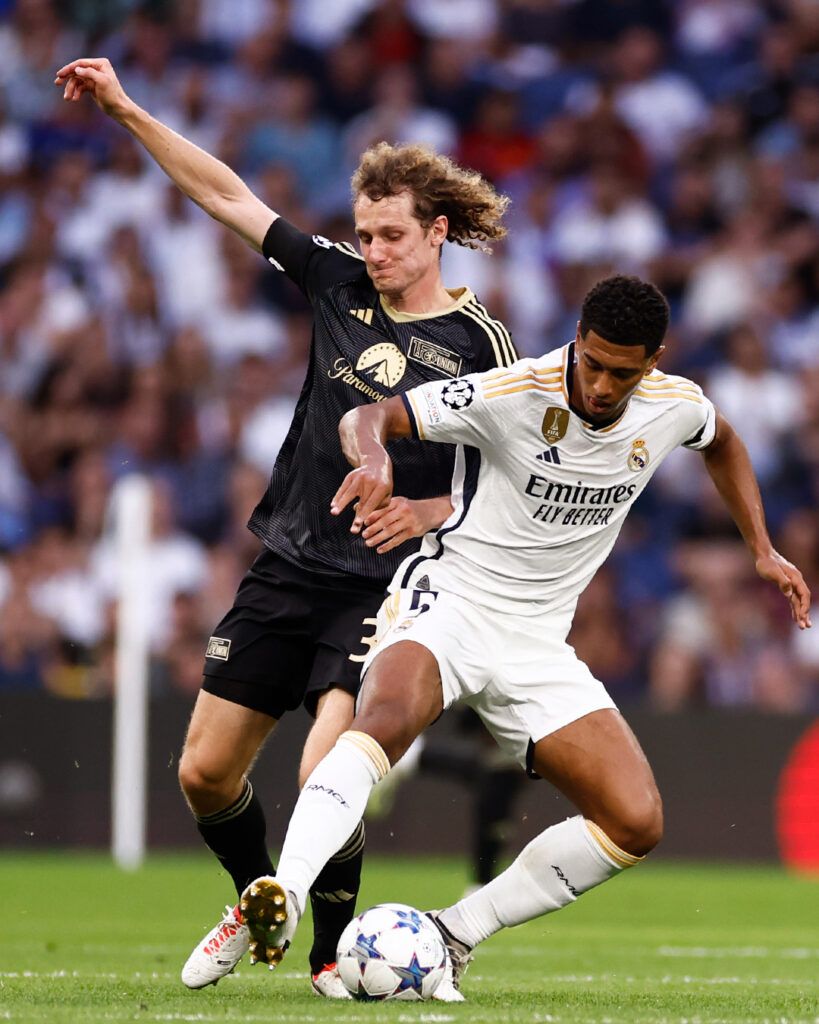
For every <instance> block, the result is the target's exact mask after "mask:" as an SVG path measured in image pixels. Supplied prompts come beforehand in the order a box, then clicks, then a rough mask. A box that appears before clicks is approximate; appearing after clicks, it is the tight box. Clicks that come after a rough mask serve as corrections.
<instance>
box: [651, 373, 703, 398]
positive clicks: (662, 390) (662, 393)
mask: <svg viewBox="0 0 819 1024" xmlns="http://www.w3.org/2000/svg"><path fill="white" fill-rule="evenodd" d="M633 397H634V398H637V399H639V400H642V401H644V402H651V403H655V404H656V403H665V404H668V403H671V404H675V405H678V404H679V403H681V402H683V403H684V402H694V403H696V404H698V405H702V404H703V403H704V402H705V401H706V398H705V395H704V394H703V391H702V388H701V387H700V386H699V384H695V383H694V381H693V380H689V379H688V378H687V377H680V376H678V375H676V374H672V373H662V372H661V371H660V370H654V371H653V372H652V373H650V374H649V375H648V376H647V377H644V378H643V379H642V380H641V381H640V383H639V385H638V386H637V390H636V391H635V392H634V396H633Z"/></svg>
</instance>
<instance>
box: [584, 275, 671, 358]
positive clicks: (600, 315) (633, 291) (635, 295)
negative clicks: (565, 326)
mask: <svg viewBox="0 0 819 1024" xmlns="http://www.w3.org/2000/svg"><path fill="white" fill-rule="evenodd" d="M668 318H669V310H668V302H667V301H666V298H665V296H664V295H663V293H662V292H661V291H660V290H659V288H657V287H655V286H654V285H653V284H650V283H649V282H648V281H641V280H640V278H639V277H626V276H625V275H623V274H616V275H615V276H614V277H607V278H604V280H602V281H598V282H597V284H596V285H595V286H594V287H593V288H592V289H591V291H589V292H588V294H587V295H586V297H585V299H583V307H582V309H581V311H580V336H581V338H585V337H586V335H587V334H588V332H589V331H590V330H591V331H594V333H595V334H598V335H599V336H600V337H601V338H603V339H604V340H605V341H608V342H611V344H613V345H644V346H645V350H646V355H648V356H650V355H653V354H654V353H655V352H656V351H657V349H658V348H659V347H660V345H662V343H663V338H664V337H665V332H666V330H667V329H668Z"/></svg>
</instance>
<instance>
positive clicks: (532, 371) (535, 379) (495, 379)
mask: <svg viewBox="0 0 819 1024" xmlns="http://www.w3.org/2000/svg"><path fill="white" fill-rule="evenodd" d="M563 354H564V353H563V350H562V349H556V350H555V351H554V352H549V353H547V354H546V355H545V356H540V357H539V358H537V359H518V360H517V361H516V362H514V363H512V365H511V366H508V367H503V368H499V369H497V370H489V371H488V372H487V373H484V374H481V377H480V382H481V391H482V393H483V396H484V398H486V399H487V400H489V399H495V398H503V397H506V396H508V395H527V394H528V395H533V396H534V395H547V396H548V395H554V396H556V397H557V396H560V395H562V394H563V393H564V386H563V379H564V365H563Z"/></svg>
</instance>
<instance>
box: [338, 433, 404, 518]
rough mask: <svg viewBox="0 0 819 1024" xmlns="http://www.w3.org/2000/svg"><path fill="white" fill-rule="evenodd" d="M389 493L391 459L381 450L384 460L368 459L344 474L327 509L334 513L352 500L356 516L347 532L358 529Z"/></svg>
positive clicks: (342, 509) (386, 502)
mask: <svg viewBox="0 0 819 1024" xmlns="http://www.w3.org/2000/svg"><path fill="white" fill-rule="evenodd" d="M391 497H392V462H390V459H389V456H387V453H386V452H384V459H383V460H379V461H367V462H366V463H365V464H364V465H361V466H359V467H358V469H354V470H352V471H351V472H349V473H348V474H347V476H345V477H344V479H343V480H342V482H341V487H339V489H338V490H337V491H336V493H335V494H334V495H333V498H332V500H331V501H330V513H331V514H332V515H334V516H337V515H339V514H340V513H341V512H343V511H344V509H345V508H346V507H347V506H348V505H349V504H350V502H352V501H355V502H356V504H355V505H354V510H355V517H354V519H353V525H352V526H351V527H350V532H351V533H361V530H362V528H363V526H364V521H365V520H366V518H367V516H369V515H370V513H371V512H375V510H376V509H377V508H381V507H382V505H388V504H389V501H390V498H391Z"/></svg>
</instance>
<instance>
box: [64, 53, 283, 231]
mask: <svg viewBox="0 0 819 1024" xmlns="http://www.w3.org/2000/svg"><path fill="white" fill-rule="evenodd" d="M55 84H56V85H60V86H63V90H64V91H63V98H64V99H66V100H67V101H68V102H76V101H77V100H79V99H80V98H81V97H82V95H83V93H86V92H87V93H89V94H90V95H91V96H92V98H93V99H94V101H95V103H96V104H97V106H98V107H99V108H100V110H102V111H103V112H104V113H106V114H107V115H108V116H109V117H111V118H113V119H114V120H115V121H118V122H119V123H120V124H121V125H122V126H123V128H126V129H127V130H128V131H129V132H130V133H131V134H132V135H133V136H134V138H135V139H136V140H137V141H138V142H140V143H142V145H143V146H144V147H145V149H147V151H148V152H149V153H150V154H151V156H152V157H153V158H154V160H156V162H157V163H158V164H159V166H160V167H161V168H162V170H163V171H164V172H165V173H166V174H167V175H168V177H169V178H170V179H171V181H173V182H174V184H175V185H177V186H178V187H179V188H180V189H181V190H182V191H183V192H184V193H185V195H187V196H189V197H190V198H191V199H192V200H193V201H194V202H195V203H196V204H197V205H198V206H201V207H202V209H203V210H204V211H205V212H206V213H208V214H210V216H211V217H213V218H214V219H215V220H218V221H221V223H222V224H224V225H225V226H226V227H229V228H230V229H231V230H232V231H235V232H236V233H237V234H238V235H240V236H241V237H242V238H243V239H244V240H245V241H246V242H247V243H248V244H249V245H252V246H253V248H254V249H257V250H258V251H261V248H262V242H263V241H264V236H265V235H266V234H267V229H268V228H269V227H270V225H271V224H272V223H273V221H274V220H275V219H276V217H277V216H278V214H277V213H275V212H274V211H273V210H271V209H270V208H269V207H268V206H266V205H265V204H264V203H263V202H262V201H261V199H259V198H258V197H257V196H255V195H254V194H253V193H252V192H251V191H250V189H249V188H248V187H247V185H246V184H245V183H244V182H243V181H242V179H241V178H240V177H239V176H238V174H235V173H234V172H233V171H232V170H231V169H230V168H229V167H228V166H227V165H226V164H224V163H222V161H221V160H217V159H216V157H214V156H211V155H210V153H206V152H205V151H204V150H203V149H200V148H199V147H198V146H195V145H194V144H193V143H192V142H188V140H187V139H185V138H183V137H182V136H181V135H178V134H177V133H176V132H174V131H172V130H171V129H170V128H168V127H167V126H166V125H164V124H162V122H161V121H157V120H156V118H154V117H151V115H150V114H149V113H147V111H145V110H143V109H142V108H141V107H139V106H138V105H137V104H136V103H134V101H133V100H132V99H131V98H130V97H129V96H128V95H127V94H126V92H125V90H124V89H123V88H122V86H121V85H120V82H119V79H118V78H117V76H116V74H115V72H114V69H113V67H112V66H111V62H110V61H109V60H108V59H107V58H105V57H87V58H83V59H81V60H73V61H71V62H70V63H68V64H66V65H65V66H64V67H61V68H60V70H59V71H58V72H57V77H56V79H55Z"/></svg>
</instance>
